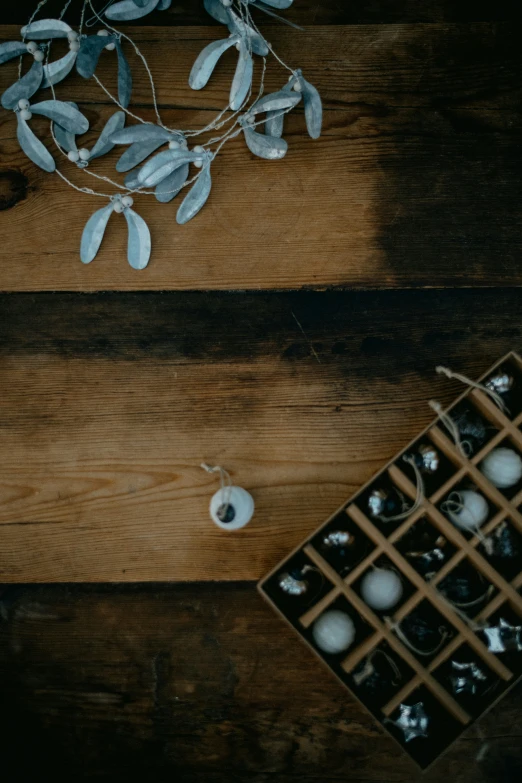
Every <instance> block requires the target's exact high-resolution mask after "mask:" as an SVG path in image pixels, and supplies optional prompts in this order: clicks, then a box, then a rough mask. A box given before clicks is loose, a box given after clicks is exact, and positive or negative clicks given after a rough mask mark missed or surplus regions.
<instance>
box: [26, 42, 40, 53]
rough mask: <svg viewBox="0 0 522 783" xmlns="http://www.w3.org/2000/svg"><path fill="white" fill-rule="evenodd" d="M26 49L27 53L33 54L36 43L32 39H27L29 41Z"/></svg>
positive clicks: (35, 50)
mask: <svg viewBox="0 0 522 783" xmlns="http://www.w3.org/2000/svg"><path fill="white" fill-rule="evenodd" d="M26 49H27V51H28V52H29V54H34V53H35V52H37V51H38V44H37V43H35V42H34V41H29V43H28V44H27V45H26Z"/></svg>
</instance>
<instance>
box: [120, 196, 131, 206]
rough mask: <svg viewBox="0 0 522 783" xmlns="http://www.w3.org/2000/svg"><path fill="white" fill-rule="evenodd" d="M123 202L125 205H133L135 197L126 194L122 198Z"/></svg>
mask: <svg viewBox="0 0 522 783" xmlns="http://www.w3.org/2000/svg"><path fill="white" fill-rule="evenodd" d="M121 203H122V204H123V206H124V207H132V205H133V204H134V199H133V198H132V196H124V197H123V198H122V200H121Z"/></svg>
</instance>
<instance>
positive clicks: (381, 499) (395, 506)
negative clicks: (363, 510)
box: [368, 489, 405, 522]
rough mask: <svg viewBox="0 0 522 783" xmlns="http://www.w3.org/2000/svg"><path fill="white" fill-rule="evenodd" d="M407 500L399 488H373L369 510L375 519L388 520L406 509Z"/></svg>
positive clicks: (369, 498) (369, 499)
mask: <svg viewBox="0 0 522 783" xmlns="http://www.w3.org/2000/svg"><path fill="white" fill-rule="evenodd" d="M404 506H405V501H404V498H403V497H402V495H401V494H400V493H399V491H398V490H396V489H392V490H390V491H388V490H386V489H372V491H371V492H370V496H369V497H368V511H369V512H370V516H372V517H373V518H374V519H382V520H383V521H384V522H385V521H386V517H393V516H395V515H396V514H399V513H400V512H401V511H404Z"/></svg>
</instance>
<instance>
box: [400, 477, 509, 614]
mask: <svg viewBox="0 0 522 783" xmlns="http://www.w3.org/2000/svg"><path fill="white" fill-rule="evenodd" d="M391 470H392V468H390V471H391ZM393 474H394V480H395V481H396V483H397V485H398V486H399V487H400V488H401V489H402V490H403V491H404V492H406V493H407V494H409V495H410V497H415V494H416V490H415V488H414V486H413V484H412V483H411V482H410V480H409V479H408V478H407V476H405V475H404V473H402V472H401V471H400V470H399V469H398V468H393ZM422 505H423V506H424V508H425V509H426V513H427V514H428V516H429V517H430V519H431V520H432V521H433V522H434V523H435V524H436V525H437V527H438V528H439V530H441V532H442V533H443V535H444V536H446V538H447V539H448V540H450V541H452V543H454V544H455V545H456V546H457V547H458V548H459V549H460V550H461V551H462V552H465V554H466V555H467V556H468V558H469V559H470V560H471V561H472V563H473V565H474V566H475V567H476V568H477V570H478V571H480V572H481V573H482V575H483V576H486V577H487V578H488V579H489V581H490V582H491V583H492V584H493V585H495V587H497V588H498V589H499V590H500V591H501V592H503V593H505V594H506V596H508V597H509V598H510V600H511V601H513V603H515V604H516V606H517V607H518V609H519V611H521V612H522V596H521V595H519V594H518V593H517V591H516V590H514V589H513V588H512V586H511V585H510V584H509V582H507V581H506V580H505V579H504V577H503V576H501V574H499V572H498V571H497V570H496V569H495V568H493V566H492V565H491V564H490V563H488V561H487V560H486V558H485V557H483V556H482V555H481V554H480V552H478V551H477V550H476V548H475V547H473V546H471V544H470V542H469V541H468V540H467V539H466V538H464V536H463V535H462V533H461V532H460V531H459V530H458V528H456V527H455V526H454V525H453V524H452V523H451V522H450V521H449V519H446V517H445V516H444V514H442V512H441V511H439V509H438V508H437V507H436V506H434V505H433V503H431V501H429V500H427V499H425V500H424V501H423V504H422ZM405 562H406V563H407V561H405ZM407 565H408V567H409V568H411V566H410V564H409V563H407ZM415 573H416V572H415ZM423 581H424V580H423Z"/></svg>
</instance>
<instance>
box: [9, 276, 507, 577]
mask: <svg viewBox="0 0 522 783" xmlns="http://www.w3.org/2000/svg"><path fill="white" fill-rule="evenodd" d="M520 301H521V300H520V294H519V292H518V291H515V290H512V291H509V290H505V291H495V292H489V291H482V292H478V291H477V292H470V291H467V292H466V291H462V292H449V291H448V292H445V293H442V292H441V293H439V292H436V291H432V292H407V293H388V294H382V293H381V294H377V293H375V294H373V293H366V294H355V293H352V294H349V293H346V294H341V293H339V294H329V293H324V294H273V295H260V294H259V295H254V294H249V295H246V294H243V295H241V294H217V293H214V294H203V293H202V294H197V293H191V294H188V293H187V294H173V293H171V294H163V295H162V296H158V295H154V294H120V295H108V294H104V295H98V296H95V297H92V296H87V295H84V296H79V295H73V294H63V295H59V296H57V295H55V296H53V295H51V294H41V295H21V294H20V295H16V296H14V295H11V296H8V295H4V296H3V297H2V299H1V301H0V305H1V312H2V318H1V320H0V355H1V362H0V384H1V389H0V401H1V402H0V579H1V580H2V581H4V582H16V581H19V582H26V581H121V580H128V581H140V580H141V581H146V580H188V579H190V580H197V579H255V578H258V577H260V576H261V575H262V574H263V573H265V572H266V571H267V570H268V569H269V568H270V567H271V566H272V565H273V564H274V563H276V562H277V561H278V560H279V559H280V558H281V557H282V556H283V555H284V554H285V553H286V552H287V551H288V550H289V549H291V548H292V547H293V546H295V545H297V543H298V542H299V541H300V540H301V539H302V538H303V537H304V535H305V534H306V533H307V532H308V531H310V530H313V529H314V528H315V527H316V526H317V525H318V524H319V523H320V522H321V521H322V520H323V519H325V518H326V517H327V516H329V515H330V514H331V513H332V512H333V511H334V510H335V509H336V508H337V507H338V506H339V505H340V504H341V503H342V502H343V501H344V500H345V499H346V498H348V497H349V495H350V494H351V493H352V492H353V491H354V490H355V489H356V488H357V487H358V486H360V485H361V484H362V483H363V482H364V481H365V480H366V479H368V478H369V476H370V475H371V474H372V473H373V472H375V470H376V469H377V468H379V467H380V466H381V465H382V464H383V463H384V462H386V461H387V460H388V459H390V458H391V457H392V456H393V454H394V453H395V452H396V451H397V450H398V449H399V448H400V447H401V446H403V445H404V444H405V443H407V442H408V440H410V439H411V438H412V437H413V436H414V435H415V433H416V432H418V431H419V430H420V429H421V428H422V427H423V426H425V425H426V424H427V423H428V422H429V420H430V418H431V411H430V410H429V408H428V406H427V401H428V400H429V399H430V398H431V397H437V398H441V401H442V402H445V401H449V400H450V399H451V398H452V397H453V396H454V395H455V393H456V392H457V388H458V385H457V386H456V385H452V384H449V383H448V382H444V381H442V380H441V379H440V378H438V377H436V376H435V373H434V369H433V368H434V367H435V365H437V364H441V363H444V364H449V365H450V366H454V367H457V368H459V369H460V370H461V371H463V372H466V373H467V374H469V375H471V376H472V377H475V376H477V375H479V374H480V373H481V372H483V371H484V370H485V369H486V368H487V367H488V366H489V365H490V364H491V363H492V362H493V360H494V359H495V358H497V357H498V356H500V355H502V354H503V353H505V352H506V351H508V350H509V349H512V348H515V349H517V348H518V349H519V348H520V341H521V329H522V327H521V325H520V318H519V314H520ZM202 460H206V461H209V462H217V463H220V464H223V465H224V466H225V467H227V468H228V469H230V471H231V473H232V476H233V478H234V480H235V481H236V482H237V483H239V484H240V485H243V486H245V487H247V488H248V489H250V490H251V491H252V493H253V495H254V497H255V500H256V504H257V514H256V517H255V520H254V521H253V523H252V524H251V525H250V526H249V527H248V528H247V529H245V530H244V531H241V532H240V533H239V534H237V535H229V534H223V533H222V532H221V531H219V530H218V529H217V528H215V527H214V526H213V525H212V523H211V522H210V520H209V518H208V511H207V507H208V502H209V499H210V496H211V494H212V493H213V491H215V489H216V488H217V483H216V482H215V480H214V479H213V478H212V477H209V476H207V474H205V473H204V472H203V471H202V470H201V469H200V468H199V465H200V463H201V461H202Z"/></svg>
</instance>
